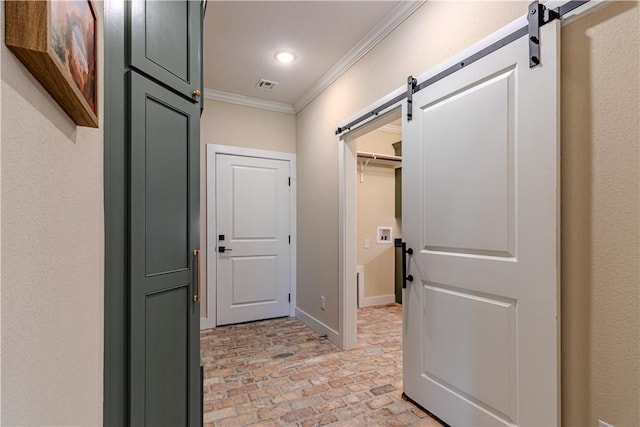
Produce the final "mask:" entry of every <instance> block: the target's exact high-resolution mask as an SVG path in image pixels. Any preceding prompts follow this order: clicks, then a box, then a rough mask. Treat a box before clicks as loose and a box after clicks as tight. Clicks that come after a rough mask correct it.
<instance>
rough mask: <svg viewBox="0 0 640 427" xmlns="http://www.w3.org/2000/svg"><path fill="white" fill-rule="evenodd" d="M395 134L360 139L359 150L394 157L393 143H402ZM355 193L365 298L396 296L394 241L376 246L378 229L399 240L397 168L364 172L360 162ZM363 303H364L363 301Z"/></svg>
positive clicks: (374, 167)
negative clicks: (383, 228)
mask: <svg viewBox="0 0 640 427" xmlns="http://www.w3.org/2000/svg"><path fill="white" fill-rule="evenodd" d="M400 139H401V136H400V134H399V133H396V132H385V131H382V130H376V131H373V132H370V133H368V134H366V135H363V136H362V137H360V138H358V139H357V141H356V143H357V147H358V151H367V152H371V153H379V154H391V155H393V154H394V152H395V151H394V149H393V146H392V145H391V144H393V143H395V142H398V141H400ZM358 168H359V169H358V175H357V184H356V192H357V194H358V203H357V212H358V219H357V222H358V232H357V243H356V245H357V249H358V254H357V259H358V260H357V262H358V265H362V266H364V276H365V289H364V296H365V298H366V297H377V296H383V295H394V294H395V288H394V280H395V253H394V248H393V241H391V242H390V243H388V244H382V243H376V237H377V236H376V234H377V229H378V226H390V227H392V228H393V237H394V238H396V237H400V234H399V233H400V227H399V223H398V221H397V219H396V218H395V182H396V181H395V173H394V170H395V169H394V167H393V166H391V167H388V166H378V165H375V164H371V163H370V164H369V165H367V167H366V168H365V170H364V176H363V179H362V181H363V182H361V180H360V172H361V170H362V169H361V168H362V165H361V164H360V162H359V163H358ZM364 239H369V241H370V247H369V248H365V247H364ZM361 303H362V301H361Z"/></svg>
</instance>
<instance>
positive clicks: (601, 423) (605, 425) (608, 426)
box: [598, 420, 613, 427]
mask: <svg viewBox="0 0 640 427" xmlns="http://www.w3.org/2000/svg"><path fill="white" fill-rule="evenodd" d="M598 427H613V425H611V424H609V423H605V422H604V421H602V420H598Z"/></svg>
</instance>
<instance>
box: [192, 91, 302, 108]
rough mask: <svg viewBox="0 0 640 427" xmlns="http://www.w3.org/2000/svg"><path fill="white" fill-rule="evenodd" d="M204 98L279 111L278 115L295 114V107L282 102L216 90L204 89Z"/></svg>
mask: <svg viewBox="0 0 640 427" xmlns="http://www.w3.org/2000/svg"><path fill="white" fill-rule="evenodd" d="M204 97H205V98H206V99H212V100H214V101H220V102H227V103H229V104H237V105H244V106H245V107H253V108H260V109H262V110H270V111H277V112H278V113H286V114H295V113H296V112H295V111H294V109H293V106H292V105H290V104H285V103H282V102H274V101H265V100H264V99H258V98H251V97H248V96H244V95H237V94H235V93H229V92H222V91H220V90H214V89H207V88H205V89H204Z"/></svg>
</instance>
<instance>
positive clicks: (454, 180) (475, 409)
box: [402, 21, 560, 426]
mask: <svg viewBox="0 0 640 427" xmlns="http://www.w3.org/2000/svg"><path fill="white" fill-rule="evenodd" d="M559 28H560V26H559V22H558V21H556V22H553V23H550V24H548V25H546V26H544V27H542V28H541V40H542V45H541V49H542V65H540V66H538V67H536V68H533V69H530V68H529V60H528V37H527V36H524V37H521V38H520V39H518V40H516V41H514V42H512V43H511V44H509V45H507V46H505V47H503V48H502V49H499V50H498V51H496V52H494V53H492V54H490V55H489V56H486V57H485V58H483V59H481V60H479V61H477V62H475V63H473V64H470V65H469V66H468V67H466V68H464V69H462V70H460V71H458V72H456V73H454V74H452V75H450V76H448V77H446V78H444V79H443V80H441V81H439V82H437V83H435V84H433V85H432V86H429V87H427V88H425V89H423V90H421V91H419V92H417V93H415V94H414V95H413V120H411V121H407V119H406V111H405V114H403V116H404V117H405V118H404V123H403V136H404V138H403V144H402V145H403V147H402V150H403V159H404V160H403V174H404V177H403V203H404V206H403V235H404V236H405V240H406V242H407V247H409V248H412V249H413V250H414V253H413V255H412V256H410V257H408V258H409V262H408V274H411V275H412V276H413V277H414V280H413V282H411V283H408V286H407V289H406V291H405V294H404V305H403V309H404V311H405V312H404V360H403V363H404V392H405V394H406V395H407V396H408V397H410V398H411V399H413V400H414V401H416V402H417V403H419V404H420V405H422V406H423V407H424V408H426V409H427V410H429V411H431V412H432V413H433V414H434V415H436V416H437V417H439V418H440V419H442V420H443V421H445V422H446V423H448V424H450V425H452V426H520V425H522V426H525V425H527V426H554V425H557V424H558V423H559V410H558V408H559V400H558V399H559V397H558V396H559V366H560V365H559V347H558V343H559V319H558V316H559V297H558V296H559V284H558V278H559V252H558V248H559V230H558V226H559V194H558V193H559V180H558V176H559V136H558V135H559V133H558V120H559V117H558V115H559V104H558V101H559V87H558V82H559V49H558V46H559ZM404 108H405V110H406V105H405V107H404Z"/></svg>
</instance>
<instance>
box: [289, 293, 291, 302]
mask: <svg viewBox="0 0 640 427" xmlns="http://www.w3.org/2000/svg"><path fill="white" fill-rule="evenodd" d="M289 302H291V294H289Z"/></svg>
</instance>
